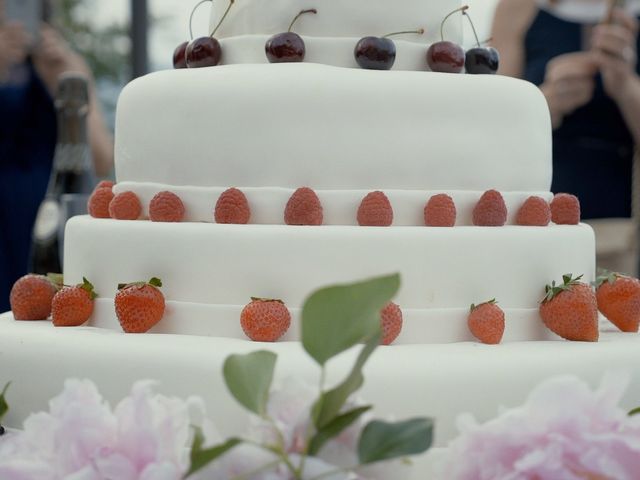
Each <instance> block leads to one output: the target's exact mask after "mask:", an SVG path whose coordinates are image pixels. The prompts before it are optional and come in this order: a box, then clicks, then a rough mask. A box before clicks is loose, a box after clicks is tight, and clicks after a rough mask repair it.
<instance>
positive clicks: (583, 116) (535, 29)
mask: <svg viewBox="0 0 640 480" xmlns="http://www.w3.org/2000/svg"><path fill="white" fill-rule="evenodd" d="M582 39H583V25H581V24H579V23H574V22H570V21H566V20H563V19H560V18H558V17H555V16H554V15H552V14H551V13H549V12H546V11H545V10H540V11H539V12H538V14H537V16H536V18H535V19H534V21H533V23H532V24H531V26H530V28H529V31H528V32H527V35H526V38H525V71H524V78H525V79H526V80H529V81H530V82H533V83H535V84H536V85H541V84H542V82H543V81H544V76H545V71H546V67H547V63H548V62H549V61H550V60H551V59H553V58H554V57H557V56H558V55H563V54H565V53H571V52H577V51H581V50H583V45H582ZM638 48H639V50H640V40H639V42H638ZM639 71H640V70H639ZM633 148H634V142H633V137H632V135H631V133H630V132H629V129H628V128H627V126H626V124H625V122H624V119H623V117H622V114H621V113H620V110H619V109H618V107H617V105H616V104H615V102H614V101H613V100H612V99H611V98H609V97H608V96H607V95H606V93H605V91H604V87H603V84H602V80H601V78H600V77H599V76H598V77H597V78H596V88H595V92H594V95H593V99H592V100H591V101H590V102H589V103H588V104H587V105H585V106H583V107H581V108H579V109H577V110H576V111H575V112H573V113H572V114H570V115H568V116H566V117H565V118H564V121H563V123H562V125H561V126H560V128H558V129H556V130H555V131H554V133H553V182H552V186H551V190H552V191H553V192H554V193H559V192H567V193H572V194H574V195H576V196H577V197H578V198H579V199H580V204H581V209H582V217H583V218H586V219H589V218H608V217H630V216H631V171H632V163H633Z"/></svg>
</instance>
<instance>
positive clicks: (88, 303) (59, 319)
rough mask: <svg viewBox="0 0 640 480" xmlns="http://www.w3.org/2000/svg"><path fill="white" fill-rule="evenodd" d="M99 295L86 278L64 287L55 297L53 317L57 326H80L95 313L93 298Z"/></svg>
mask: <svg viewBox="0 0 640 480" xmlns="http://www.w3.org/2000/svg"><path fill="white" fill-rule="evenodd" d="M97 296H98V295H97V294H96V292H95V291H94V290H93V285H91V282H89V280H87V279H86V278H84V277H83V278H82V283H81V284H78V285H75V286H72V287H64V288H63V289H62V290H59V291H58V293H56V295H55V296H54V297H53V303H52V304H51V319H52V320H53V324H54V325H55V326H56V327H78V326H80V325H82V324H83V323H85V322H86V321H87V320H89V317H90V316H91V314H92V313H93V300H94V299H95V298H96V297H97Z"/></svg>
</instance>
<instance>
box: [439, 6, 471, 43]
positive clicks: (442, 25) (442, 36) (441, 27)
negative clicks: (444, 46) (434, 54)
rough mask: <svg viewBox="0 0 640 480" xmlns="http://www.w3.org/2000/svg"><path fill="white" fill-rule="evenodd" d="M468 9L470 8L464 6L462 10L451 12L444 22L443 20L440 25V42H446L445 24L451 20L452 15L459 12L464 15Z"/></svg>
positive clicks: (457, 9)
mask: <svg viewBox="0 0 640 480" xmlns="http://www.w3.org/2000/svg"><path fill="white" fill-rule="evenodd" d="M468 8H469V5H463V6H462V7H460V8H456V9H455V10H454V11H453V12H451V13H450V14H449V15H447V16H446V17H444V20H442V23H441V24H440V40H442V41H443V42H444V24H445V22H446V21H447V20H448V19H449V17H450V16H451V15H453V14H454V13H457V12H463V13H464V12H465V11H466V10H467V9H468Z"/></svg>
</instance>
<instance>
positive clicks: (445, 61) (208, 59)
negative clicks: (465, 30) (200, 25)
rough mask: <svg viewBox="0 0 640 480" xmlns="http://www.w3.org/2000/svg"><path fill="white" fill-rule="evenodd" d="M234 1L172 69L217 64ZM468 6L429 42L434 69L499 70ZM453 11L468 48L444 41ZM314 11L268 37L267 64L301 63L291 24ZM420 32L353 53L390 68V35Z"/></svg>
mask: <svg viewBox="0 0 640 480" xmlns="http://www.w3.org/2000/svg"><path fill="white" fill-rule="evenodd" d="M233 3H234V0H230V3H229V6H228V7H227V10H226V12H225V13H224V15H223V16H222V18H221V20H220V22H219V23H218V25H217V26H216V28H215V29H214V30H213V32H212V33H211V35H210V36H208V37H200V38H196V39H195V40H191V42H183V43H181V44H180V45H178V47H177V48H176V49H175V51H174V53H173V66H174V68H201V67H212V66H215V65H218V63H220V59H221V58H222V47H221V46H220V42H218V40H217V39H215V38H214V35H215V33H216V32H217V30H218V28H219V27H220V25H221V24H222V22H223V21H224V19H225V17H226V16H227V14H228V13H229V10H230V9H231V7H232V6H233ZM468 8H469V7H468V6H467V5H465V6H463V7H461V8H458V9H456V10H454V11H453V12H451V13H449V14H448V15H447V16H446V17H445V18H444V20H443V21H442V23H441V25H440V37H441V41H440V42H436V43H434V44H432V45H431V46H430V47H429V49H428V50H427V64H428V65H429V68H430V69H431V70H432V71H434V72H445V73H461V72H462V71H463V69H465V67H466V72H467V73H472V74H493V73H496V72H497V71H498V67H499V63H500V56H499V54H498V51H497V50H496V49H494V48H491V47H483V46H481V44H480V41H479V39H478V36H477V34H476V30H475V27H474V26H473V22H472V21H471V18H470V17H469V15H468V13H467V9H468ZM456 12H462V14H463V15H464V16H466V17H467V18H468V19H469V22H470V23H471V27H472V29H473V32H474V35H475V37H476V41H477V43H478V45H477V47H474V48H471V49H469V50H468V51H466V52H465V51H464V49H463V48H462V47H461V46H460V45H458V44H456V43H454V42H450V41H445V40H444V33H443V27H444V24H445V22H446V21H447V19H448V18H449V17H450V16H451V15H453V14H454V13H456ZM309 13H313V14H317V13H318V11H317V10H316V9H315V8H312V9H308V10H302V11H300V12H299V13H298V14H297V15H296V16H295V17H294V19H293V21H292V22H291V24H290V25H289V29H288V30H287V31H286V32H284V33H278V34H276V35H273V36H272V37H270V38H269V39H268V40H267V42H266V44H265V54H266V56H267V60H268V61H269V62H270V63H283V62H302V61H303V60H304V58H305V55H306V46H305V43H304V40H303V39H302V37H301V36H300V35H298V34H297V33H295V32H293V31H292V29H293V26H294V24H295V23H296V21H297V20H298V18H300V16H302V15H304V14H309ZM410 33H416V34H420V35H421V34H423V33H424V29H419V30H414V31H404V32H395V33H390V34H387V35H385V36H383V37H373V36H369V37H364V38H361V39H360V40H359V41H358V43H357V44H356V46H355V49H354V56H355V59H356V62H357V63H358V65H359V66H360V67H361V68H364V69H368V70H390V69H391V68H392V67H393V64H394V63H395V60H396V46H395V43H394V42H393V40H391V39H390V38H389V37H392V36H394V35H401V34H410Z"/></svg>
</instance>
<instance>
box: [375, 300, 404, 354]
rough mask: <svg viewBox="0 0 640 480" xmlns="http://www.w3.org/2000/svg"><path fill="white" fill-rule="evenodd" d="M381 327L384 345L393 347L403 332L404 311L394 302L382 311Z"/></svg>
mask: <svg viewBox="0 0 640 480" xmlns="http://www.w3.org/2000/svg"><path fill="white" fill-rule="evenodd" d="M380 326H381V327H382V341H381V343H382V344H383V345H391V344H392V343H393V341H394V340H395V339H396V338H398V335H400V331H401V330H402V310H400V307H399V306H398V305H396V304H395V303H393V302H389V303H388V304H387V306H386V307H384V308H383V309H382V310H380Z"/></svg>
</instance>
